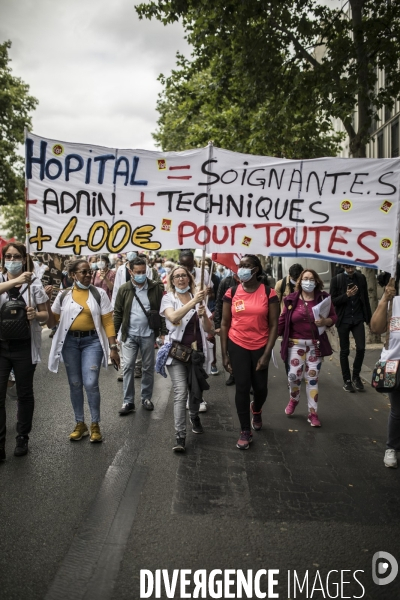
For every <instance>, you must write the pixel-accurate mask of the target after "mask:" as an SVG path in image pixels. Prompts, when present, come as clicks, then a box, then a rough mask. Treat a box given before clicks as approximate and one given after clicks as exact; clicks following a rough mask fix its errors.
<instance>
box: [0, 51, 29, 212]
mask: <svg viewBox="0 0 400 600" xmlns="http://www.w3.org/2000/svg"><path fill="white" fill-rule="evenodd" d="M10 48H11V42H10V41H6V42H4V43H3V44H0V205H8V204H12V203H14V202H16V201H18V200H23V198H24V177H23V160H22V158H21V157H20V156H19V154H18V145H19V144H21V143H23V141H24V127H28V126H30V124H31V117H30V113H31V112H32V111H33V110H34V109H35V107H36V105H37V103H38V101H37V100H36V99H35V98H34V97H33V96H30V95H29V93H28V92H29V86H28V85H27V84H26V83H24V82H23V81H22V80H21V79H20V78H19V77H14V76H13V75H12V71H11V67H10V65H9V63H10V58H9V56H8V51H9V49H10Z"/></svg>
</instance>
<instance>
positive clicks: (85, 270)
mask: <svg viewBox="0 0 400 600" xmlns="http://www.w3.org/2000/svg"><path fill="white" fill-rule="evenodd" d="M75 273H80V274H81V275H91V274H92V271H91V270H90V269H89V270H87V269H82V271H75Z"/></svg>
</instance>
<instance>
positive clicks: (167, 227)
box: [161, 219, 172, 231]
mask: <svg viewBox="0 0 400 600" xmlns="http://www.w3.org/2000/svg"><path fill="white" fill-rule="evenodd" d="M171 229H172V219H163V220H162V221H161V231H171Z"/></svg>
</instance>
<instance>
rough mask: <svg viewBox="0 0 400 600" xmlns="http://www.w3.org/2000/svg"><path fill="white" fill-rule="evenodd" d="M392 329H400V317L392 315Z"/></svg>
mask: <svg viewBox="0 0 400 600" xmlns="http://www.w3.org/2000/svg"><path fill="white" fill-rule="evenodd" d="M390 331H391V332H392V331H400V317H390Z"/></svg>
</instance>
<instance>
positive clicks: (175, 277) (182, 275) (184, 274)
mask: <svg viewBox="0 0 400 600" xmlns="http://www.w3.org/2000/svg"><path fill="white" fill-rule="evenodd" d="M186 278H187V275H186V273H182V274H181V275H174V279H186Z"/></svg>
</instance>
